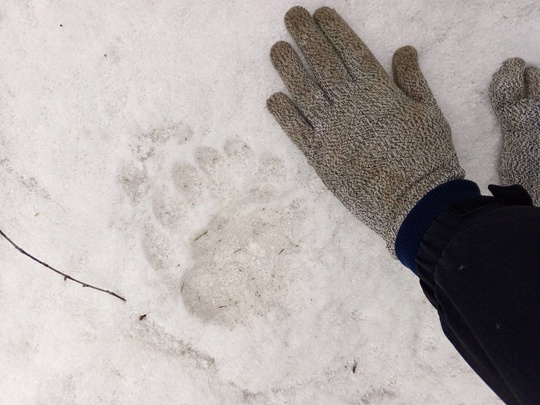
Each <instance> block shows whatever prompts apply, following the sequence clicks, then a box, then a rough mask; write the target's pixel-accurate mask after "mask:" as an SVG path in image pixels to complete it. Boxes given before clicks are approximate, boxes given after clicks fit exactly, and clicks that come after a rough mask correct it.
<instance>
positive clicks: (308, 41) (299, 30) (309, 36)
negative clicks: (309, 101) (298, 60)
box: [285, 6, 351, 96]
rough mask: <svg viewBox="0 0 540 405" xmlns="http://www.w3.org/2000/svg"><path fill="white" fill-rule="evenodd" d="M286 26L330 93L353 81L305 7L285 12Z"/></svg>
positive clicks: (322, 85)
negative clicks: (345, 82)
mask: <svg viewBox="0 0 540 405" xmlns="http://www.w3.org/2000/svg"><path fill="white" fill-rule="evenodd" d="M285 25H286V26H287V30H288V31H289V32H290V34H291V35H292V37H293V38H294V40H295V41H296V43H297V44H298V47H299V48H300V50H301V51H302V53H303V54H304V56H305V57H306V60H307V62H308V63H309V65H310V67H311V70H312V71H313V74H314V75H315V79H316V80H317V82H318V83H319V84H320V85H321V87H322V88H323V89H324V90H326V91H327V92H328V93H329V95H330V96H332V95H333V89H335V87H336V85H339V84H342V83H343V82H344V81H348V80H351V77H350V75H349V72H347V69H346V68H345V66H344V65H343V62H342V61H341V59H340V58H339V57H338V55H337V54H336V52H335V51H334V49H333V48H332V45H331V44H330V43H329V42H328V39H327V38H326V37H325V36H324V34H323V33H322V31H321V30H320V29H319V27H318V26H317V24H315V21H314V20H313V18H312V17H311V15H310V14H309V12H308V11H307V10H306V9H305V8H302V7H299V6H296V7H293V8H291V9H290V10H289V11H288V12H287V14H286V15H285Z"/></svg>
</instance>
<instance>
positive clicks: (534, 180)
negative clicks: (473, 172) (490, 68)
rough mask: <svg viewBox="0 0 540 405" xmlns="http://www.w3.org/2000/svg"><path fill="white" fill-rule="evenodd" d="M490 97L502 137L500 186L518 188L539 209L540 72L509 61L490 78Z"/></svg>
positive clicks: (523, 64) (515, 61) (519, 61)
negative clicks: (527, 193)
mask: <svg viewBox="0 0 540 405" xmlns="http://www.w3.org/2000/svg"><path fill="white" fill-rule="evenodd" d="M489 94H490V97H491V104H492V106H493V110H495V114H496V115H497V118H499V121H500V123H501V129H502V133H503V146H502V151H501V158H500V169H499V175H500V178H501V182H502V184H503V185H511V184H521V185H522V186H523V187H524V188H525V189H526V190H527V191H528V192H529V194H530V195H531V197H532V199H533V202H534V204H535V205H536V206H539V205H540V69H539V68H537V67H533V66H529V67H525V62H524V61H523V60H522V59H519V58H513V59H508V60H507V61H505V62H504V63H503V64H502V66H501V68H500V69H499V71H498V72H497V73H495V74H494V75H493V80H492V82H491V86H490V88H489Z"/></svg>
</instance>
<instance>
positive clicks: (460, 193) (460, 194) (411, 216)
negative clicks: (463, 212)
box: [395, 179, 493, 274]
mask: <svg viewBox="0 0 540 405" xmlns="http://www.w3.org/2000/svg"><path fill="white" fill-rule="evenodd" d="M479 196H480V189H479V188H478V185H477V184H476V183H475V182H473V181H470V180H461V179H458V180H451V181H448V182H446V183H443V184H441V185H439V186H437V187H435V188H434V189H433V190H431V191H429V192H428V193H427V194H426V195H425V196H424V197H422V199H421V200H420V201H419V202H418V203H417V204H416V205H415V206H414V208H413V209H412V210H411V211H410V212H409V213H408V214H407V216H406V217H405V219H404V220H403V222H402V224H401V226H400V228H399V231H398V233H397V237H396V242H395V251H396V256H397V258H398V260H399V261H400V262H401V263H403V265H404V266H405V267H408V268H409V269H411V270H412V271H413V272H414V273H415V274H416V262H415V259H416V256H417V254H418V250H419V249H420V242H421V241H422V237H423V236H424V234H425V233H426V231H427V230H428V228H429V226H430V225H431V224H432V222H433V221H434V220H435V219H436V218H437V217H438V216H439V215H440V214H441V213H442V212H443V211H444V209H445V208H446V207H447V206H449V205H452V204H456V203H458V202H461V201H464V200H468V199H471V198H475V197H479ZM487 198H489V197H487ZM491 198H493V197H491Z"/></svg>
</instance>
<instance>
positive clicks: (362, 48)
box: [313, 7, 389, 79]
mask: <svg viewBox="0 0 540 405" xmlns="http://www.w3.org/2000/svg"><path fill="white" fill-rule="evenodd" d="M313 18H314V19H315V22H316V23H317V25H318V26H319V28H320V29H321V31H322V32H323V33H324V35H325V36H326V38H328V40H329V41H330V43H331V44H332V46H333V47H334V49H335V51H336V53H337V54H338V55H339V57H340V58H341V60H342V61H343V63H344V64H345V67H346V68H347V70H348V71H349V73H350V75H351V76H352V77H353V78H354V79H362V78H365V77H366V76H371V77H372V76H377V77H381V78H384V79H389V77H388V75H387V73H386V72H385V70H384V69H383V67H382V66H381V64H380V63H379V61H378V60H377V59H376V58H375V56H373V54H372V53H371V51H370V50H369V48H368V47H367V46H366V44H364V42H363V41H362V40H361V39H360V38H359V37H358V36H357V35H356V33H355V32H354V31H353V30H352V29H351V27H349V25H348V24H347V23H346V22H345V21H344V20H343V18H341V16H340V15H339V14H338V13H337V12H336V11H334V10H332V9H331V8H329V7H321V8H319V9H318V10H317V11H315V13H314V14H313Z"/></svg>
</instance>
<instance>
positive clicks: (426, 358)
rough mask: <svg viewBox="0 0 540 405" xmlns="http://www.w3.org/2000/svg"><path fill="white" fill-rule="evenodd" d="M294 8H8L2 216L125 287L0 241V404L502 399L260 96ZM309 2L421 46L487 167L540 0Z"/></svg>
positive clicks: (27, 237)
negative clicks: (498, 99) (502, 95)
mask: <svg viewBox="0 0 540 405" xmlns="http://www.w3.org/2000/svg"><path fill="white" fill-rule="evenodd" d="M292 5H294V4H292V3H288V2H284V1H279V2H266V1H259V2H256V1H239V0H232V1H227V2H218V1H209V0H199V1H195V0H182V1H173V0H163V1H143V0H136V1H115V2H111V1H105V0H95V1H92V2H87V1H82V0H78V1H67V0H61V1H55V2H52V1H48V0H29V1H20V0H7V1H5V2H3V3H2V4H1V5H0V34H1V35H0V44H1V53H2V64H1V65H0V106H1V109H0V137H1V138H0V139H1V148H0V185H1V189H2V193H3V198H2V201H1V203H0V209H1V212H0V214H1V229H2V230H3V231H4V232H6V233H7V234H8V235H9V236H10V237H11V238H12V239H13V240H14V241H15V242H16V243H18V244H19V245H20V246H21V247H22V248H23V249H26V250H27V251H29V252H30V253H31V254H33V255H35V256H36V257H38V258H40V259H41V260H44V261H45V262H47V263H49V264H50V265H53V266H55V267H57V268H58V269H60V270H62V271H65V272H67V273H68V274H70V275H71V276H73V277H77V278H80V279H82V280H84V281H85V282H88V283H91V284H95V285H97V286H99V287H102V288H106V289H110V290H113V291H115V292H117V293H119V294H121V295H123V296H125V297H126V299H127V302H125V303H124V302H122V301H120V300H118V299H116V298H114V297H112V296H108V295H105V294H103V293H99V292H96V291H93V290H90V289H83V288H81V287H80V286H79V285H77V284H75V283H72V282H69V281H63V280H62V278H61V277H60V276H58V275H55V274H53V273H52V272H50V271H49V270H47V269H45V268H44V267H43V266H40V265H39V264H37V263H35V262H33V261H31V260H30V259H28V258H27V257H24V256H23V255H21V254H20V253H19V252H17V251H16V250H15V249H13V248H12V247H11V246H10V245H9V244H8V243H7V242H6V241H3V242H1V243H0V263H1V266H2V271H1V272H0V308H2V315H1V317H0V363H1V364H2V367H1V368H0V403H2V404H90V403H92V404H94V403H95V404H221V403H223V404H242V403H246V404H281V403H292V404H301V403H320V404H325V403H333V404H353V403H358V404H449V403H452V404H460V403H462V404H497V403H500V401H499V400H498V399H497V397H496V396H495V395H494V394H493V393H492V392H491V391H490V390H489V388H488V387H487V386H486V385H485V384H484V383H483V382H482V381H481V380H480V379H479V377H477V376H476V375H475V374H474V373H473V372H472V371H471V370H470V369H469V367H468V366H467V365H466V363H465V362H464V361H463V360H462V359H461V358H460V356H459V355H458V354H457V352H456V351H455V350H454V349H453V347H452V346H451V344H450V343H449V342H448V341H447V340H446V338H445V337H444V335H443V333H442V331H441V329H440V326H439V323H438V318H437V314H436V311H435V310H434V309H433V308H432V307H431V305H430V304H429V303H428V302H427V300H426V299H425V298H424V296H423V294H422V291H421V289H420V288H419V285H418V281H417V279H416V278H415V276H414V275H413V274H412V273H411V272H410V271H409V270H407V269H405V268H404V267H403V266H401V264H400V263H398V262H396V261H393V260H392V259H391V258H390V256H389V254H388V253H387V252H386V250H385V246H384V243H383V241H382V240H381V239H380V238H379V237H378V236H377V235H376V234H374V233H373V232H372V231H370V230H369V229H368V228H367V227H366V226H364V225H362V224H361V223H359V222H358V221H357V220H355V219H354V217H352V215H350V214H349V213H348V212H347V211H346V210H345V209H344V208H343V207H342V206H341V204H340V203H339V202H338V201H337V200H336V199H335V198H334V197H333V196H332V195H331V194H330V193H329V192H328V191H327V190H326V189H325V187H324V186H323V184H322V182H321V181H320V180H319V179H318V178H317V177H316V175H315V173H314V171H313V170H312V169H311V168H310V167H309V166H308V165H307V163H306V162H305V160H304V158H303V156H302V155H301V153H300V152H299V151H298V150H297V149H296V148H295V147H294V145H293V144H292V143H291V142H290V141H289V139H288V138H287V137H286V136H285V135H284V134H283V133H282V131H281V129H280V128H279V127H278V125H277V124H276V123H275V122H274V120H273V118H272V117H271V116H270V114H269V113H268V112H267V111H266V109H265V100H266V98H267V97H268V96H270V95H271V94H272V93H273V92H275V91H282V90H283V89H284V86H283V84H282V83H281V82H280V80H279V77H278V75H277V74H276V72H275V71H274V70H273V68H272V66H271V63H270V61H269V58H268V53H269V49H270V46H271V45H272V44H273V43H274V42H276V41H278V40H280V39H285V40H289V41H290V40H291V39H290V37H289V35H288V34H287V32H286V30H285V27H284V24H283V20H282V19H283V16H284V14H285V12H286V11H287V9H288V8H290V7H291V6H292ZM303 5H304V6H305V7H306V8H308V9H309V10H310V11H314V10H315V9H316V8H317V7H319V6H322V5H329V6H332V7H334V8H336V9H337V10H338V12H340V13H341V14H342V15H343V16H344V17H345V18H346V20H347V21H348V22H349V23H350V25H351V26H352V27H353V28H354V29H355V30H356V31H357V32H358V33H359V35H360V36H361V37H362V38H363V39H364V40H365V41H366V43H368V44H369V45H370V47H371V48H372V50H373V51H374V53H375V55H376V56H377V57H378V58H380V60H381V62H382V63H383V65H384V66H386V67H388V66H389V65H390V58H391V54H392V52H393V50H395V49H396V48H398V47H399V46H402V45H405V44H409V43H410V44H414V45H415V46H416V47H417V49H418V51H419V54H420V57H421V64H422V67H423V70H424V73H425V75H426V77H427V78H428V81H429V82H430V84H431V86H432V89H433V91H434V93H435V95H436V97H437V99H438V101H439V103H440V105H441V107H442V109H443V111H444V113H445V115H446V117H447V118H448V120H449V122H450V124H451V126H452V128H453V134H454V142H455V145H456V149H457V152H458V155H459V157H460V161H461V164H462V165H463V167H464V168H465V169H466V171H467V173H468V178H469V179H473V180H475V181H477V182H479V184H480V186H481V188H482V189H483V190H484V191H487V185H488V184H489V183H494V182H497V179H498V176H497V158H498V150H499V148H500V138H499V137H500V132H499V129H498V124H497V122H496V120H495V118H494V115H493V114H492V112H491V107H490V106H489V101H488V97H487V88H488V85H489V81H490V78H491V74H492V73H493V72H494V71H495V70H496V69H498V67H499V64H500V63H501V62H502V61H503V60H504V59H506V58H508V57H512V56H521V57H523V58H525V59H526V60H527V62H529V63H532V64H536V65H540V53H539V52H538V45H539V44H540V40H539V39H538V38H540V35H539V34H540V26H539V25H538V24H537V21H538V19H539V18H540V7H539V6H538V5H537V3H536V2H535V1H533V0H518V1H478V2H469V1H465V0H459V1H453V2H446V1H443V0H439V1H428V0H415V1H408V2H380V1H376V0H366V1H362V2H354V1H336V2H329V1H323V2H315V1H305V2H304V3H303ZM144 314H146V317H145V318H144V319H142V320H141V319H140V317H141V315H144Z"/></svg>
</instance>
